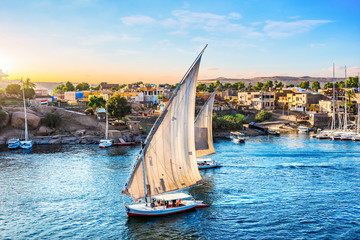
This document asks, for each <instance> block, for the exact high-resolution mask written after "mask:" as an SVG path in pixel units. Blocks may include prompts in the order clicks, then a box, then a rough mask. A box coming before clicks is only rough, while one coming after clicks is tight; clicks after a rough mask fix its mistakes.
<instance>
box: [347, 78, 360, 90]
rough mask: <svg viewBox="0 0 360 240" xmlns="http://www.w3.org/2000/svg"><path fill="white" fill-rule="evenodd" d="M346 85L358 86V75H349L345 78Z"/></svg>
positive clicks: (350, 86)
mask: <svg viewBox="0 0 360 240" xmlns="http://www.w3.org/2000/svg"><path fill="white" fill-rule="evenodd" d="M346 86H347V87H348V88H358V87H359V77H357V76H356V77H349V78H348V80H346Z"/></svg>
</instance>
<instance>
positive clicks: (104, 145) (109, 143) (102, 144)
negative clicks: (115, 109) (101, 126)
mask: <svg viewBox="0 0 360 240" xmlns="http://www.w3.org/2000/svg"><path fill="white" fill-rule="evenodd" d="M107 103H108V96H107V87H106V105H105V119H106V120H105V139H101V140H100V143H99V147H100V148H108V147H111V146H112V145H113V141H112V140H111V139H109V117H108V108H107Z"/></svg>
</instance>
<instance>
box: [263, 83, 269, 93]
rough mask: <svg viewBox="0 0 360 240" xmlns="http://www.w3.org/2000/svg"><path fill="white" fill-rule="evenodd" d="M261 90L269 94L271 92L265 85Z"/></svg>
mask: <svg viewBox="0 0 360 240" xmlns="http://www.w3.org/2000/svg"><path fill="white" fill-rule="evenodd" d="M261 90H262V91H264V92H267V91H269V86H268V85H266V84H264V85H263V87H262V88H261Z"/></svg>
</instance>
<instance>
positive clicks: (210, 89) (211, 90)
mask: <svg viewBox="0 0 360 240" xmlns="http://www.w3.org/2000/svg"><path fill="white" fill-rule="evenodd" d="M207 91H208V92H214V91H215V85H214V83H210V84H209V86H208V88H207Z"/></svg>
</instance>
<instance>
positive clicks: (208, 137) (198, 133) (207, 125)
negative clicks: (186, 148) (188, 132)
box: [195, 92, 216, 157]
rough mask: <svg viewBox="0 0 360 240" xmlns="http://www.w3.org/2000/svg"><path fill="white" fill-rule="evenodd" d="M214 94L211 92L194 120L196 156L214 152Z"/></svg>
mask: <svg viewBox="0 0 360 240" xmlns="http://www.w3.org/2000/svg"><path fill="white" fill-rule="evenodd" d="M215 95H216V92H213V94H212V95H211V96H210V98H209V99H208V100H207V102H206V103H205V105H204V106H203V107H202V108H201V110H200V112H199V114H198V116H197V117H196V120H195V148H196V157H204V156H208V155H210V154H214V153H215V149H214V144H213V135H212V115H213V114H212V112H213V106H214V99H215Z"/></svg>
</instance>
